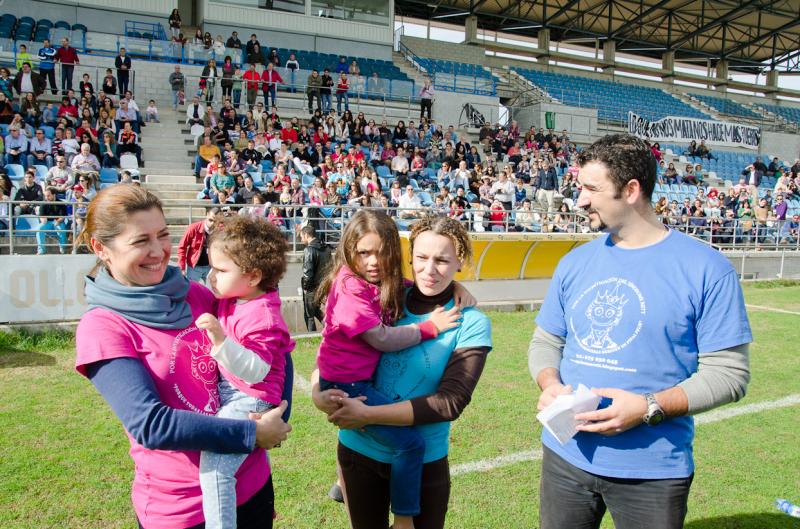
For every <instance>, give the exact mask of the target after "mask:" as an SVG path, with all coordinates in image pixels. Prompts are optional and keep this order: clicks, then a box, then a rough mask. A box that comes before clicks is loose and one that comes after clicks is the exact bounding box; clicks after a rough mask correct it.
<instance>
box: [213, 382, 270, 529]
mask: <svg viewBox="0 0 800 529" xmlns="http://www.w3.org/2000/svg"><path fill="white" fill-rule="evenodd" d="M219 401H220V408H219V411H218V412H217V417H220V418H224V419H247V417H248V414H249V413H250V412H256V413H261V412H265V411H267V410H269V409H270V408H274V406H273V405H272V404H270V403H269V402H265V401H263V400H261V399H257V398H256V397H251V396H250V395H247V394H246V393H244V392H242V391H239V390H238V389H236V388H235V387H234V386H233V385H231V384H230V383H229V382H228V381H227V380H225V379H224V378H220V381H219ZM248 455H249V454H220V453H217V452H207V451H203V452H201V453H200V488H201V489H202V491H203V516H204V517H205V519H206V525H205V527H206V529H216V528H223V527H236V471H237V470H239V467H240V466H241V465H242V463H243V462H244V460H245V459H246V458H247V456H248Z"/></svg>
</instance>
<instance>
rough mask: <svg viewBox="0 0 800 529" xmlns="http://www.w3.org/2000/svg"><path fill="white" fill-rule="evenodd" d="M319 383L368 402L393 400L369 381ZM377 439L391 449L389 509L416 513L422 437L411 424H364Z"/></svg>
mask: <svg viewBox="0 0 800 529" xmlns="http://www.w3.org/2000/svg"><path fill="white" fill-rule="evenodd" d="M319 387H320V388H321V389H322V390H323V391H325V390H328V389H340V390H342V391H344V392H346V393H347V394H348V395H349V396H350V397H358V396H361V395H363V396H365V397H367V400H366V401H365V402H364V404H366V405H367V406H380V405H382V404H391V403H392V400H390V399H389V398H387V397H386V396H385V395H383V394H382V393H380V392H378V391H377V390H376V389H375V388H374V387H373V386H372V382H371V381H368V380H362V381H359V382H351V383H342V382H330V381H328V380H325V379H323V378H321V377H320V379H319ZM364 431H365V432H366V433H368V434H369V435H371V436H372V437H373V438H374V439H375V440H376V441H378V442H379V443H381V444H383V445H385V446H387V447H389V448H391V449H392V452H393V454H392V477H391V485H390V488H391V491H390V497H391V505H392V512H393V513H394V514H397V515H400V516H416V515H417V514H419V512H420V507H419V497H420V490H421V488H422V464H423V456H424V455H425V440H424V439H423V438H422V435H421V434H420V433H419V432H418V431H417V429H416V428H414V427H413V426H384V425H378V424H371V425H369V426H366V427H365V428H364Z"/></svg>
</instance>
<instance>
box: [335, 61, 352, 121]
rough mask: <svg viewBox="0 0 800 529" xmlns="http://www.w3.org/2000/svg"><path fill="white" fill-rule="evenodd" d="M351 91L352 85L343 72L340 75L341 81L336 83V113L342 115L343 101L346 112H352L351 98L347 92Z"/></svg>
mask: <svg viewBox="0 0 800 529" xmlns="http://www.w3.org/2000/svg"><path fill="white" fill-rule="evenodd" d="M349 91H350V83H349V81H348V80H347V74H346V73H344V72H342V73H340V74H339V80H338V81H337V82H336V113H337V114H339V115H340V116H341V115H342V99H344V110H345V112H347V111H348V110H350V96H349V95H348V94H347V92H349Z"/></svg>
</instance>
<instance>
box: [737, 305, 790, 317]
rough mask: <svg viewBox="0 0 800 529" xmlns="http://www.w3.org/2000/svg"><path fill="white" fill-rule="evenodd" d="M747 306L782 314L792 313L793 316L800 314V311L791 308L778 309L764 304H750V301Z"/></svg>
mask: <svg viewBox="0 0 800 529" xmlns="http://www.w3.org/2000/svg"><path fill="white" fill-rule="evenodd" d="M745 306H746V307H747V308H749V309H756V310H766V311H769V312H780V313H781V314H791V315H793V316H800V312H794V311H791V310H784V309H776V308H775V307H766V306H764V305H750V304H749V303H748V304H747V305H745Z"/></svg>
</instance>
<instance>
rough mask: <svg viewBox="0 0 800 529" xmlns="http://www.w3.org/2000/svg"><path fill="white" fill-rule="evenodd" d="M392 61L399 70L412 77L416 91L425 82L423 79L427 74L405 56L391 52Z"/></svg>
mask: <svg viewBox="0 0 800 529" xmlns="http://www.w3.org/2000/svg"><path fill="white" fill-rule="evenodd" d="M392 62H393V63H394V65H395V66H397V67H398V68H399V69H400V71H401V72H403V73H404V74H406V75H407V76H408V77H409V78H410V79H413V80H414V82H415V83H416V91H417V92H419V89H420V88H421V87H422V85H423V84H424V83H425V79H426V78H427V76H426V75H425V73H424V72H421V71H420V70H418V69H417V68H416V67H415V66H414V65H413V64H411V62H410V61H409V60H408V59H406V58H405V56H404V55H403V54H402V53H400V52H397V51H393V52H392Z"/></svg>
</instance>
